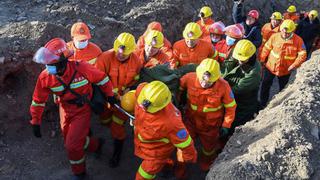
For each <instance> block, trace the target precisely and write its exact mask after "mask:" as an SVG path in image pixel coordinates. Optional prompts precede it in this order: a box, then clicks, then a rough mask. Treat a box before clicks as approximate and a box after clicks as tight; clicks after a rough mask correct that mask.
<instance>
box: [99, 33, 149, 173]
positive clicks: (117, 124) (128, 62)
mask: <svg viewBox="0 0 320 180" xmlns="http://www.w3.org/2000/svg"><path fill="white" fill-rule="evenodd" d="M135 48H136V42H135V38H134V36H133V35H132V34H130V33H126V32H125V33H121V34H120V35H119V36H118V37H117V39H116V40H115V41H114V44H113V49H110V50H108V51H105V52H103V53H102V54H101V55H100V56H99V57H98V60H97V63H96V67H97V68H98V69H100V70H101V71H102V72H105V73H106V74H107V75H108V76H109V77H110V80H111V82H112V85H113V88H114V89H113V92H114V93H115V96H116V98H117V99H118V100H120V99H121V96H123V94H124V93H125V92H128V91H129V90H130V89H131V88H133V87H132V86H133V85H134V84H135V83H136V82H137V81H138V80H139V73H140V70H141V68H142V66H143V64H142V61H141V60H140V59H139V58H138V56H137V55H136V54H134V53H133V52H134V50H135ZM127 120H128V117H127V116H126V115H125V114H124V113H122V112H120V111H119V110H118V109H116V108H114V107H112V108H111V110H109V109H108V108H106V111H105V112H104V113H103V114H102V115H101V116H100V121H101V123H102V124H104V125H106V126H109V127H110V129H111V135H112V138H113V139H114V151H113V155H112V158H111V159H110V161H109V165H110V167H112V168H114V167H117V166H118V165H119V161H120V157H121V153H122V148H123V143H124V140H125V137H126V132H125V127H124V124H125V122H126V121H127Z"/></svg>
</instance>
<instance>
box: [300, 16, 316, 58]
mask: <svg viewBox="0 0 320 180" xmlns="http://www.w3.org/2000/svg"><path fill="white" fill-rule="evenodd" d="M296 34H297V35H299V36H300V37H301V38H302V39H303V42H304V44H305V45H306V50H307V53H308V55H309V53H310V50H311V48H312V44H313V41H314V39H315V37H317V36H319V35H320V21H319V19H318V18H316V19H315V20H313V21H312V23H311V22H310V20H309V17H306V18H304V19H302V20H301V21H300V22H299V24H298V27H297V30H296Z"/></svg>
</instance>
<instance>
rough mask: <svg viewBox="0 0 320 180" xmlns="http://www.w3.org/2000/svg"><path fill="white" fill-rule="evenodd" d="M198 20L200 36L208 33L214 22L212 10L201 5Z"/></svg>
mask: <svg viewBox="0 0 320 180" xmlns="http://www.w3.org/2000/svg"><path fill="white" fill-rule="evenodd" d="M199 17H200V20H198V21H197V24H199V26H200V28H201V31H202V36H201V37H202V38H206V37H207V36H209V35H210V32H209V27H210V26H211V25H212V24H213V23H214V20H213V19H212V10H211V8H210V7H209V6H203V7H202V8H201V9H200V13H199Z"/></svg>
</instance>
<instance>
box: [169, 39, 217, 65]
mask: <svg viewBox="0 0 320 180" xmlns="http://www.w3.org/2000/svg"><path fill="white" fill-rule="evenodd" d="M216 53H217V51H215V50H214V48H213V46H212V44H211V43H209V42H206V41H204V40H202V39H199V41H198V44H197V45H196V46H195V47H194V48H189V47H188V46H187V45H186V42H185V40H184V39H182V40H180V41H178V42H176V43H175V44H174V45H173V57H174V60H175V63H176V66H184V65H187V64H191V63H194V64H200V63H201V61H202V60H204V59H205V58H212V57H215V56H216Z"/></svg>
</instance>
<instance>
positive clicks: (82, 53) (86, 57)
mask: <svg viewBox="0 0 320 180" xmlns="http://www.w3.org/2000/svg"><path fill="white" fill-rule="evenodd" d="M67 45H68V48H69V49H70V50H73V52H74V54H73V56H71V57H70V58H69V60H70V61H87V62H88V63H89V64H95V63H96V60H97V58H98V56H99V55H100V54H101V53H102V51H101V49H100V48H99V46H97V45H96V44H94V43H92V42H89V44H88V46H87V47H86V48H84V49H77V48H76V47H75V46H74V44H73V41H70V42H68V44H67Z"/></svg>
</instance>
